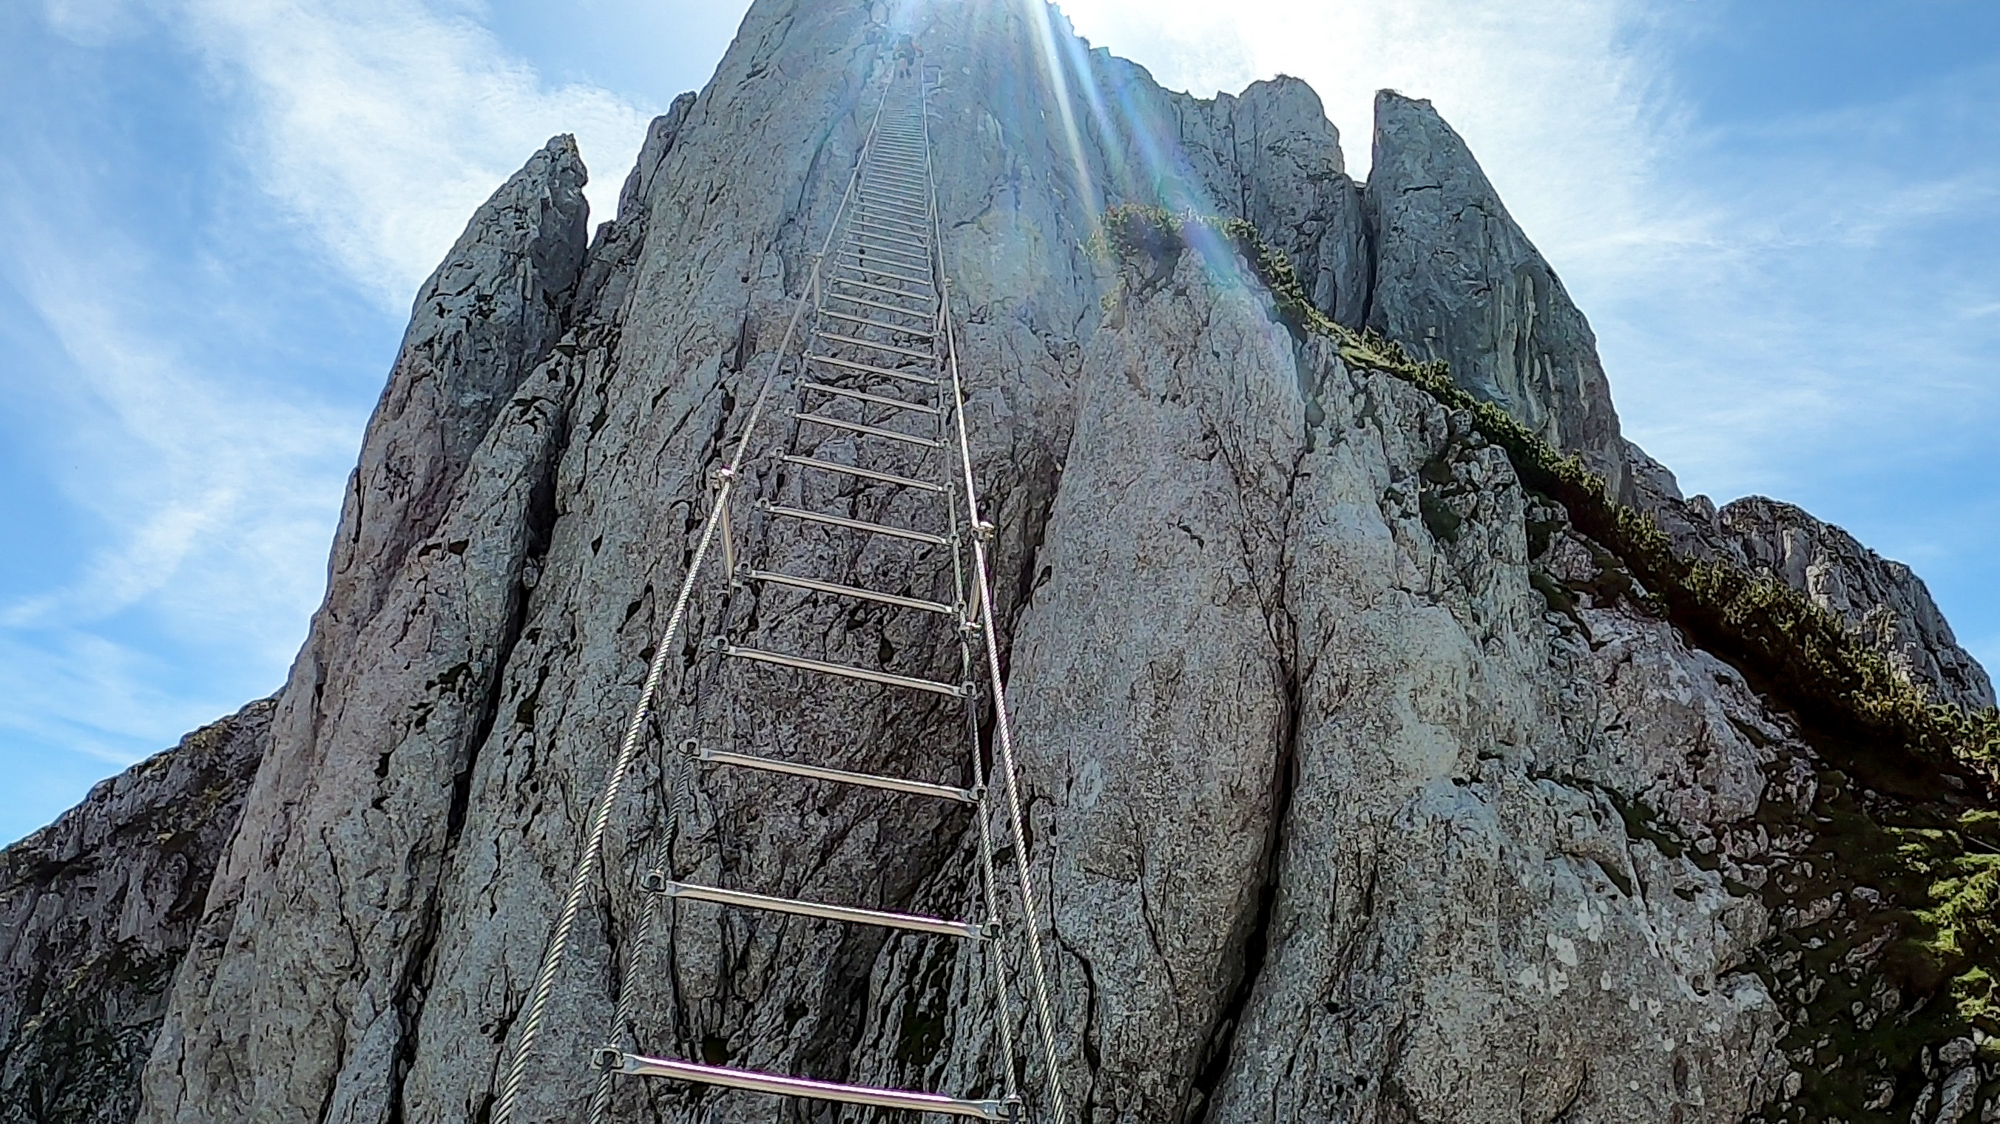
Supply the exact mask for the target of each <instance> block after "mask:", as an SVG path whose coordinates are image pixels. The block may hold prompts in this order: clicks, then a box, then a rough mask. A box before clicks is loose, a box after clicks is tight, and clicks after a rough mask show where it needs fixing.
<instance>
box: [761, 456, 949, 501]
mask: <svg viewBox="0 0 2000 1124" xmlns="http://www.w3.org/2000/svg"><path fill="white" fill-rule="evenodd" d="M781 459H783V460H784V461H785V463H787V464H797V465H804V466H805V467H807V468H822V469H825V470H826V471H828V472H844V473H846V474H847V475H849V476H859V477H861V478H862V479H863V480H879V481H881V482H882V483H884V484H896V485H900V486H902V487H905V488H916V489H918V490H920V491H925V492H942V491H944V485H943V484H933V483H931V482H930V481H928V480H912V479H911V478H909V477H907V476H898V475H896V474H895V473H893V472H878V471H876V470H875V469H872V468H860V467H857V466H855V465H851V464H836V463H835V462H833V461H823V460H818V459H816V458H813V457H802V456H800V455H799V454H797V453H786V454H785V455H784V457H783V458H781Z"/></svg>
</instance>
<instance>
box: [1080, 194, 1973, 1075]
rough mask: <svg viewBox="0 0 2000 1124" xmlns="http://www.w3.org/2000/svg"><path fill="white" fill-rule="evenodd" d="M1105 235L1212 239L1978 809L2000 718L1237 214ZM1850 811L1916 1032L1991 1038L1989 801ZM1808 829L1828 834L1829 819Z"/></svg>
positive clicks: (1334, 339)
mask: <svg viewBox="0 0 2000 1124" xmlns="http://www.w3.org/2000/svg"><path fill="white" fill-rule="evenodd" d="M1100 239H1101V241H1100V243H1099V246H1098V248H1099V250H1100V252H1102V253H1103V254H1104V255H1105V256H1106V257H1108V258H1112V259H1114V260H1117V261H1119V262H1120V263H1122V264H1128V265H1133V266H1142V265H1143V266H1146V267H1149V268H1147V269H1146V273H1145V274H1144V276H1148V277H1152V278H1157V277H1159V276H1160V275H1161V269H1162V268H1163V263H1166V265H1167V266H1170V263H1171V261H1172V260H1173V259H1175V258H1177V257H1178V255H1179V253H1180V252H1181V250H1182V248H1183V247H1185V246H1189V245H1196V244H1197V243H1198V242H1199V243H1200V244H1209V243H1213V242H1216V241H1217V240H1219V242H1220V244H1222V245H1224V246H1227V247H1228V248H1230V249H1232V250H1234V252H1236V253H1237V254H1239V255H1241V257H1242V258H1243V260H1244V261H1246V262H1247V263H1249V265H1250V267H1251V269H1252V270H1253V272H1254V273H1255V275H1256V277H1257V279H1258V280H1259V281H1261V282H1262V283H1263V284H1264V286H1265V288H1266V289H1268V290H1269V291H1270V294H1271V298H1272V301H1273V303H1274V305H1275V307H1276V312H1277V316H1278V318H1279V320H1280V321H1282V322H1283V323H1284V324H1285V325H1286V327H1287V328H1289V329H1290V330H1291V331H1292V332H1293V334H1294V335H1296V336H1297V337H1299V338H1300V339H1301V340H1303V339H1305V338H1307V337H1310V336H1318V337H1320V338H1323V339H1326V340H1328V341H1330V342H1331V343H1332V344H1333V345H1334V346H1335V348H1336V349H1337V351H1338V353H1339V355H1340V357H1341V359H1342V360H1343V361H1344V362H1346V363H1347V364H1348V365H1349V366H1350V367H1356V368H1361V369H1365V370H1372V371H1380V372H1383V373H1385V374H1389V375H1392V376H1394V377H1396V378H1398V379H1401V380H1403V381H1404V382H1407V383H1409V384H1411V385H1412V386H1415V387H1417V388H1418V389H1420V390H1422V391H1424V392H1425V393H1426V394H1429V395H1430V396H1431V397H1432V398H1434V399H1436V400H1437V401H1438V403H1439V404H1441V405H1443V406H1445V407H1446V408H1448V409H1452V410H1463V411H1466V412H1468V413H1469V414H1470V415H1471V416H1472V420H1473V424H1474V426H1475V428H1477V430H1478V431H1479V432H1480V433H1481V434H1482V435H1484V436H1485V437H1486V439H1487V440H1489V441H1491V442H1492V443H1493V444H1495V445H1498V446H1499V447H1500V448H1501V449H1502V450H1503V451H1504V452H1505V453H1506V454H1507V457H1508V459H1509V460H1510V461H1512V462H1513V465H1514V470H1515V472H1516V474H1517V475H1518V476H1519V477H1520V479H1521V483H1522V485H1523V486H1524V487H1526V488H1527V489H1529V490H1530V491H1533V492H1537V493H1540V494H1542V495H1545V496H1547V497H1549V498H1551V499H1554V500H1556V501H1558V502H1559V503H1561V504H1562V505H1563V506H1564V507H1565V508H1566V509H1567V510H1568V512H1569V517H1570V520H1571V522H1572V523H1573V524H1574V525H1575V526H1576V527H1577V529H1578V530H1580V531H1581V532H1583V534H1585V535H1586V536H1588V537H1589V538H1590V539H1592V540H1594V541H1596V542H1598V543H1601V544H1603V545H1604V546H1605V547H1606V548H1608V549H1609V550H1610V551H1611V552H1612V553H1614V554H1615V555H1616V556H1617V558H1618V559H1619V560H1622V562H1623V565H1624V568H1625V570H1626V571H1628V572H1629V574H1630V576H1631V577H1632V578H1635V579H1637V581H1638V582H1639V583H1641V584H1642V585H1643V586H1644V589H1645V591H1646V592H1645V593H1644V594H1638V593H1637V592H1636V591H1635V592H1634V596H1635V597H1636V598H1638V599H1640V600H1641V601H1642V603H1643V604H1645V605H1646V606H1647V607H1648V608H1650V609H1651V610H1652V611H1655V612H1660V613H1663V614H1665V615H1667V616H1668V617H1669V618H1670V619H1672V620H1673V622H1674V623H1675V624H1676V625H1678V626H1679V627H1681V628H1682V629H1684V630H1686V631H1687V632H1688V633H1689V634H1690V635H1691V636H1692V637H1693V638H1694V640H1695V642H1697V643H1699V644H1700V645H1701V646H1703V647H1705V648H1707V649H1709V650H1711V651H1713V652H1716V653H1717V654H1719V655H1722V656H1724V657H1726V658H1729V659H1732V660H1734V661H1735V662H1737V663H1738V664H1739V665H1740V666H1743V667H1745V668H1746V669H1749V670H1750V671H1752V672H1753V673H1754V675H1755V676H1756V678H1757V679H1758V680H1759V682H1760V684H1761V685H1763V686H1765V687H1766V688H1767V689H1769V690H1770V691H1772V692H1773V693H1774V694H1776V695H1778V696H1779V697H1781V698H1783V699H1784V700H1785V701H1787V702H1788V703H1790V704H1791V705H1793V706H1794V707H1796V708H1797V709H1798V710H1799V711H1800V712H1801V715H1802V716H1803V717H1805V718H1806V719H1807V720H1808V721H1810V722H1813V723H1814V724H1816V725H1817V726H1819V727H1822V728H1826V729H1832V730H1837V731H1840V732H1841V734H1842V736H1843V737H1845V738H1847V739H1850V740H1851V741H1852V742H1854V743H1855V744H1857V745H1860V746H1865V747H1867V748H1866V752H1867V753H1868V754H1871V755H1875V756H1880V757H1883V758H1886V759H1888V760H1889V761H1890V766H1889V767H1890V769H1891V771H1895V770H1898V769H1900V770H1902V771H1904V772H1915V773H1919V774H1922V775H1925V776H1928V777H1931V778H1933V779H1934V778H1935V776H1936V774H1937V773H1938V772H1939V771H1940V770H1943V771H1949V772H1958V773H1962V774H1965V775H1967V776H1969V777H1970V778H1971V779H1973V780H1974V781H1975V782H1976V783H1977V784H1978V785H1979V786H1980V787H1981V788H1983V790H1984V795H1985V798H1986V801H1987V802H1988V803H1991V802H1992V801H1993V799H1994V797H1995V793H1996V791H2000V712H1996V711H1994V710H1991V709H1988V710H1986V711H1983V712H1980V713H1976V714H1973V713H1967V712H1966V711H1964V710H1962V709H1960V708H1958V707H1955V706H1951V705H1948V704H1945V703H1942V702H1940V701H1938V700H1937V699H1936V698H1934V697H1933V695H1932V694H1931V692H1930V691H1929V690H1928V689H1927V688H1925V687H1923V686H1920V685H1918V684H1914V683H1911V682H1910V681H1909V680H1907V679H1905V678H1904V677H1903V676H1902V675H1901V674H1900V673H1898V672H1897V670H1896V668H1895V667H1894V666H1893V665H1892V664H1891V663H1890V662H1889V661H1888V659H1887V658H1886V657H1884V656H1883V654H1882V653H1881V652H1880V651H1878V650H1876V649H1875V648H1873V647H1871V646H1869V645H1868V644H1867V643H1866V642H1865V641H1863V640H1862V639H1861V638H1860V637H1859V636H1858V635H1856V634H1855V633H1854V632H1853V631H1852V630H1851V629H1849V628H1848V627H1847V625H1846V623H1845V622H1844V621H1842V620H1841V619H1840V618H1839V617H1838V616H1836V615H1835V614H1833V613H1831V612H1828V611H1827V610H1825V609H1822V608H1820V607H1819V606H1818V605H1816V604H1814V603H1813V602H1812V600H1811V599H1810V598H1809V597H1807V596H1806V595H1805V594H1802V593H1800V592H1798V591H1797V590H1794V589H1792V588H1790V587H1789V586H1785V585H1782V584H1780V583H1778V582H1776V581H1773V580H1771V579H1770V578H1768V577H1765V576H1763V575H1759V574H1753V573H1751V572H1749V571H1747V570H1744V569H1741V568H1739V567H1735V566H1731V565H1727V564H1723V563H1719V562H1711V561H1702V560H1698V559H1691V558H1687V557H1684V556H1681V555H1679V554H1677V553H1676V552H1675V551H1674V549H1673V545H1672V542H1671V541H1670V540H1669V539H1668V537H1667V535H1666V533H1665V532H1664V531H1662V530H1661V529H1660V527H1659V526H1658V525H1657V524H1656V523H1655V522H1654V521H1653V519H1652V517H1651V516H1650V515H1647V514H1645V513H1643V512H1640V511H1638V510H1636V509H1634V508H1631V507H1628V506H1626V505H1624V504H1621V503H1618V502H1617V501H1616V499H1615V498H1614V497H1613V496H1612V495H1611V494H1610V492H1609V490H1608V489H1607V488H1606V486H1605V482H1604V480H1603V479H1602V478H1601V477H1599V476H1598V475H1596V474H1595V473H1593V472H1591V471H1590V469H1589V468H1588V467H1587V466H1585V464H1584V463H1583V461H1582V460H1580V459H1579V458H1577V457H1576V456H1574V455H1572V454H1568V453H1564V452H1562V451H1560V450H1558V449H1556V448H1554V447H1553V446H1551V445H1549V444H1548V443H1547V442H1545V441H1543V440H1542V439H1541V438H1539V437H1537V436H1536V435H1535V434H1534V433H1533V432H1532V431H1531V430H1529V429H1528V428H1527V427H1526V426H1524V425H1522V424H1521V423H1520V422H1518V421H1516V420H1515V419H1514V418H1513V417H1511V416H1510V415H1508V414H1507V412H1506V411H1504V410H1502V409H1500V408H1499V407H1498V406H1495V405H1493V404H1492V403H1490V402H1485V401H1482V400H1480V399H1478V398H1476V397H1474V396H1473V395H1472V394H1470V393H1468V392H1467V391H1466V390H1464V389H1463V388H1462V387H1460V386H1458V385H1457V384H1456V383H1454V382H1453V381H1452V379H1451V374H1450V371H1449V369H1448V367H1447V366H1446V365H1445V364H1444V363H1442V362H1429V363H1423V362H1417V361H1416V360H1413V359H1411V358H1410V356H1409V355H1408V354H1407V353H1405V352H1404V351H1403V349H1402V348H1401V347H1400V346H1399V345H1398V344H1396V343H1395V342H1394V341H1391V340H1387V339H1384V338H1382V337H1381V336H1379V335H1376V334H1375V333H1373V332H1368V331H1360V332H1357V331H1354V330H1353V329H1350V328H1347V327H1345V326H1344V325H1341V324H1338V323H1335V322H1334V321H1333V320H1332V319H1331V318H1330V317H1328V316H1327V315H1326V314H1325V313H1323V312H1321V311H1320V310H1319V309H1317V308H1315V307H1313V305H1312V302H1311V301H1310V300H1309V299H1308V298H1307V296H1306V292H1305V288H1304V286H1302V285H1301V284H1300V283H1299V279H1298V276H1297V274H1296V273H1294V272H1293V270H1292V266H1291V263H1290V262H1289V261H1288V260H1286V258H1285V255H1284V254H1283V253H1282V252H1281V251H1278V250H1276V249H1274V248H1273V247H1272V246H1271V245H1270V244H1269V243H1268V242H1266V241H1265V240H1264V239H1263V238H1262V237H1261V236H1259V234H1258V233H1257V231H1256V229H1255V228H1254V227H1252V226H1251V224H1249V223H1248V222H1245V221H1244V220H1241V219H1216V218H1203V217H1198V216H1194V215H1179V214H1175V213H1173V212H1171V211H1168V210H1166V209H1164V208H1160V207H1146V206H1123V207H1116V208H1113V209H1112V210H1111V211H1109V212H1107V213H1106V215H1105V216H1104V224H1103V233H1102V234H1101V235H1100ZM1425 516H1426V521H1427V522H1428V521H1429V519H1430V518H1431V516H1432V512H1431V511H1429V510H1428V509H1426V511H1425ZM1455 529H1456V528H1453V530H1455ZM1433 530H1434V531H1436V530H1438V528H1436V527H1433ZM1920 803H1921V801H1920ZM1848 814H1849V816H1850V818H1854V819H1856V820H1857V822H1856V823H1853V824H1849V825H1848V829H1847V830H1846V831H1845V832H1844V833H1840V838H1841V840H1842V843H1843V851H1844V853H1843V854H1842V855H1841V856H1840V866H1841V867H1843V868H1844V870H1845V872H1846V873H1848V874H1849V875H1851V876H1852V877H1854V878H1855V879H1856V880H1858V879H1859V878H1860V877H1862V875H1861V871H1862V870H1863V869H1864V868H1867V869H1869V870H1870V871H1871V872H1872V873H1873V874H1876V875H1879V878H1877V879H1876V881H1877V882H1878V883H1886V884H1888V885H1889V886H1890V887H1893V888H1896V889H1897V890H1898V891H1899V892H1898V893H1897V898H1898V900H1899V901H1903V902H1907V903H1911V904H1912V906H1914V908H1913V909H1912V910H1910V911H1909V912H1907V913H1905V914H1902V915H1900V916H1899V917H1897V918H1895V919H1894V920H1895V922H1896V923H1897V925H1898V929H1899V931H1901V932H1902V933H1903V934H1904V936H1903V940H1902V942H1901V943H1900V944H1899V946H1898V947H1896V948H1893V949H1891V950H1890V951H1889V952H1888V954H1887V955H1886V956H1885V957H1884V961H1883V966H1884V970H1886V971H1890V972H1892V973H1896V974H1898V975H1899V976H1901V977H1902V978H1903V982H1906V983H1908V984H1910V985H1911V986H1913V987H1915V988H1916V989H1917V990H1919V991H1923V992H1930V991H1932V990H1934V989H1940V988H1941V989H1942V991H1943V992H1944V994H1946V995H1948V997H1949V1000H1950V1002H1949V1003H1948V1004H1946V1005H1943V1007H1944V1013H1943V1014H1941V1015H1939V1016H1937V1017H1935V1018H1927V1019H1926V1020H1925V1022H1926V1024H1927V1025H1926V1027H1925V1028H1924V1030H1925V1034H1924V1035H1923V1036H1925V1037H1929V1036H1932V1035H1935V1034H1936V1033H1940V1032H1946V1031H1950V1030H1952V1029H1953V1028H1962V1027H1963V1026H1964V1025H1965V1024H1968V1023H1970V1024H1974V1025H1978V1026H1981V1027H1983V1028H1984V1029H1985V1030H1987V1031H1988V1032H1989V1033H2000V992H1996V981H1995V963H1996V961H2000V920H1997V919H2000V842H1996V841H2000V813H1995V812H1993V811H1991V810H1984V809H1982V810H1978V811H1973V812H1970V813H1966V814H1965V815H1963V816H1962V817H1961V819H1960V820H1959V821H1958V822H1957V823H1955V824H1950V825H1949V826H1936V824H1937V823H1939V822H1943V821H1938V820H1937V818H1936V817H1935V816H1929V818H1928V820H1927V821H1926V824H1925V825H1924V826H1908V827H1902V826H1898V827H1889V826H1878V825H1876V824H1875V823H1874V822H1873V820H1872V818H1870V817H1869V816H1867V815H1864V814H1863V813H1861V812H1858V811H1852V810H1850V812H1849V813H1848ZM1863 821H1865V822H1863ZM1813 826H1814V828H1815V830H1817V831H1821V832H1829V833H1832V832H1835V830H1836V825H1835V824H1834V823H1833V821H1832V820H1826V819H1823V820H1822V822H1820V823H1817V824H1815V825H1813ZM1855 843H1858V844H1859V846H1858V847H1854V846H1846V844H1855ZM1850 884H1852V883H1850ZM1829 947H1830V946H1829ZM1913 1049H1914V1047H1913Z"/></svg>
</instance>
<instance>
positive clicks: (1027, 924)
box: [919, 83, 1069, 1124]
mask: <svg viewBox="0 0 2000 1124" xmlns="http://www.w3.org/2000/svg"><path fill="white" fill-rule="evenodd" d="M919 88H920V94H919V97H920V98H921V99H922V102H921V104H922V105H923V107H924V108H923V131H924V183H925V187H926V188H927V189H928V191H927V193H928V195H929V196H930V212H931V213H930V222H931V240H930V241H931V253H932V255H933V257H934V266H933V267H934V268H935V269H936V270H937V280H938V305H939V313H938V316H939V324H940V331H939V335H940V336H941V337H942V338H943V340H944V360H945V367H946V372H947V374H946V380H945V381H946V382H947V383H948V384H949V385H950V388H951V407H952V411H951V412H952V418H953V427H954V429H956V431H957V432H956V434H955V436H956V437H957V452H958V462H959V463H958V467H959V469H960V477H961V480H962V482H963V484H964V485H965V510H966V518H967V520H968V521H969V522H970V523H971V526H970V527H969V528H967V530H968V532H969V533H968V534H966V536H965V537H966V539H967V540H968V541H969V542H970V543H971V546H972V567H971V569H972V582H973V592H974V595H975V597H976V599H977V605H976V608H977V610H978V613H979V626H980V627H979V632H980V634H981V639H982V640H983V642H984V646H985V648H986V653H985V654H986V671H987V682H988V685H989V688H990V689H991V691H992V696H993V724H994V733H995V735H996V736H995V738H994V741H995V743H996V744H997V745H998V748H999V750H1000V754H999V757H1000V762H999V764H1000V772H1001V778H1000V779H1001V787H1002V788H1003V789H1004V791H1005V795H1006V799H1007V815H1008V826H1009V827H1010V829H1011V830H1012V832H1013V841H1014V848H1013V850H1014V866H1015V873H1016V876H1017V877H1018V878H1019V880H1020V884H1021V915H1022V928H1023V929H1025V930H1026V931H1027V949H1028V964H1029V970H1030V973H1031V974H1032V976H1033V981H1034V1002H1035V1022H1036V1027H1037V1029H1038V1031H1039V1032H1040V1037H1041V1040H1042V1054H1043V1065H1044V1066H1045V1068H1046V1070H1047V1076H1048V1083H1049V1102H1050V1103H1049V1109H1050V1115H1051V1118H1052V1124H1067V1121H1068V1118H1069V1106H1068V1098H1067V1097H1066V1096H1065V1095H1064V1092H1063V1083H1062V1072H1061V1070H1060V1068H1059V1067H1058V1064H1057V1059H1056V1035H1055V1016H1054V1012H1053V1011H1052V1009H1051V1007H1050V1003H1049V988H1048V973H1047V971H1046V969H1045V967H1044V962H1043V955H1042V939H1041V923H1040V918H1039V915H1038V912H1037V910H1036V908H1035V895H1034V880H1033V877H1032V874H1031V872H1030V871H1029V869H1028V852H1027V847H1026V842H1027V838H1028V835H1027V832H1026V830H1025V828H1024V825H1023V822H1022V815H1021V792H1020V783H1019V780H1018V777H1017V775H1016V774H1017V771H1018V770H1017V769H1016V767H1015V759H1014V735H1013V724H1012V722H1011V721H1010V719H1009V717H1008V714H1007V694H1006V690H1005V687H1004V678H1003V676H1002V675H1001V672H1000V644H999V638H998V630H997V629H996V628H995V620H994V617H995V614H994V611H993V588H992V584H991V583H990V582H989V581H988V580H987V577H986V574H987V557H986V540H987V538H988V536H990V535H991V534H992V531H993V525H992V524H991V523H988V522H986V521H985V520H983V519H981V518H980V512H979V490H978V488H977V486H976V485H975V484H974V483H973V479H972V444H971V441H970V440H969V438H968V437H967V434H966V429H965V383H964V380H963V379H962V378H961V377H960V375H959V370H958V344H957V339H956V333H955V332H954V331H953V330H952V319H951V282H950V279H949V273H948V271H947V270H946V268H945V260H944V224H943V222H942V220H941V219H940V217H939V215H938V204H937V176H936V172H935V170H934V169H933V168H932V166H931V145H930V109H929V94H930V91H929V88H928V87H927V86H926V85H924V84H922V83H919ZM999 1014H1000V1017H1002V1018H1004V1017H1005V1012H1000V1013H999Z"/></svg>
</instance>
